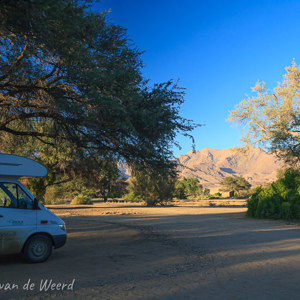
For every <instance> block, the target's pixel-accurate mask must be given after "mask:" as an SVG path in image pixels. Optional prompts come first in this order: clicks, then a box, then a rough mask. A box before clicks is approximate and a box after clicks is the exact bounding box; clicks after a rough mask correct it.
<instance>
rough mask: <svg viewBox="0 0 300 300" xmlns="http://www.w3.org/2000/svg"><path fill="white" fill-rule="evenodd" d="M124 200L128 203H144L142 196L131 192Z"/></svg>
mask: <svg viewBox="0 0 300 300" xmlns="http://www.w3.org/2000/svg"><path fill="white" fill-rule="evenodd" d="M124 200H127V201H143V199H142V198H141V197H140V196H137V195H135V193H134V192H130V193H128V194H126V195H125V196H124Z"/></svg>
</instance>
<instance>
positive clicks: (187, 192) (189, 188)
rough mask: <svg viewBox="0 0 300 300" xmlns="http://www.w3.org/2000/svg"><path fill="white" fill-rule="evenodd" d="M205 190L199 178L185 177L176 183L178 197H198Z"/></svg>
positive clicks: (175, 194)
mask: <svg viewBox="0 0 300 300" xmlns="http://www.w3.org/2000/svg"><path fill="white" fill-rule="evenodd" d="M202 191H203V186H202V185H201V184H200V182H199V179H198V178H193V177H189V178H183V179H182V180H178V181H177V182H176V183H175V193H174V196H175V197H176V198H177V199H186V198H188V197H193V198H195V197H197V196H199V195H200V194H201V192H202Z"/></svg>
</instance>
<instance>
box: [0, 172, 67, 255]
mask: <svg viewBox="0 0 300 300" xmlns="http://www.w3.org/2000/svg"><path fill="white" fill-rule="evenodd" d="M33 202H34V196H33V195H32V194H31V193H30V192H29V191H28V190H27V189H26V188H25V187H24V186H23V185H22V184H21V183H20V182H18V181H17V180H15V179H4V177H3V176H1V178H0V255H4V254H15V253H20V252H21V251H22V249H23V247H24V245H25V243H26V242H27V241H28V240H29V238H30V237H32V236H34V235H37V234H42V235H45V236H48V237H50V238H51V242H52V244H53V246H54V247H55V248H59V247H62V246H63V245H64V244H65V242H66V230H65V223H64V222H63V221H62V220H61V219H60V218H59V217H57V216H56V215H55V214H53V213H52V212H51V211H49V210H48V209H47V208H46V207H44V206H43V205H41V204H40V203H38V208H37V209H34V205H33Z"/></svg>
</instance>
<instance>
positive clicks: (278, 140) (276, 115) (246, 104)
mask: <svg viewBox="0 0 300 300" xmlns="http://www.w3.org/2000/svg"><path fill="white" fill-rule="evenodd" d="M252 90H253V92H255V93H256V96H253V97H248V98H247V99H244V100H243V101H241V102H240V103H239V104H238V105H237V106H236V108H235V110H233V111H231V112H230V117H229V120H230V121H231V122H238V123H240V124H242V125H243V126H244V129H245V131H246V133H245V134H244V136H243V137H242V141H243V142H244V143H245V144H246V145H254V144H258V145H261V146H263V147H266V148H268V149H270V150H272V151H273V152H274V153H276V154H277V155H278V157H279V158H282V159H283V160H285V162H287V163H292V164H294V163H295V162H299V161H300V160H299V158H300V69H299V67H297V65H296V63H295V62H293V63H292V65H291V66H289V67H287V68H286V74H285V75H284V76H283V81H282V82H281V83H279V84H278V86H277V87H276V88H274V89H273V90H272V91H269V90H267V89H266V88H265V84H264V83H263V82H258V83H257V84H256V85H255V87H254V88H252Z"/></svg>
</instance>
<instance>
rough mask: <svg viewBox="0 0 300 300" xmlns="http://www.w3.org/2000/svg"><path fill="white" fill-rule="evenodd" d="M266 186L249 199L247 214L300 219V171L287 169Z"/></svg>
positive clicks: (256, 216) (255, 216)
mask: <svg viewBox="0 0 300 300" xmlns="http://www.w3.org/2000/svg"><path fill="white" fill-rule="evenodd" d="M278 177H279V179H278V180H277V181H276V182H274V183H272V184H271V185H269V186H268V187H266V188H264V189H263V188H262V187H259V188H257V189H256V190H255V192H254V193H253V194H252V196H251V197H250V198H249V200H248V201H247V204H248V211H247V216H249V217H254V218H272V219H283V220H293V219H300V172H299V171H298V170H293V169H286V170H283V171H281V172H280V173H279V176H278Z"/></svg>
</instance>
